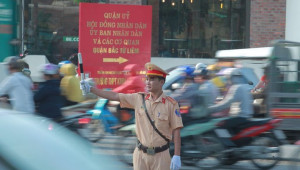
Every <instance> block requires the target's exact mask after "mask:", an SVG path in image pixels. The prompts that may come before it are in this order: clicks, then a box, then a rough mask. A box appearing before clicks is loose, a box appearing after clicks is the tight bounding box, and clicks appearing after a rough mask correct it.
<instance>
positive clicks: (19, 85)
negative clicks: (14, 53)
mask: <svg viewBox="0 0 300 170" xmlns="http://www.w3.org/2000/svg"><path fill="white" fill-rule="evenodd" d="M18 59H19V57H11V58H9V59H8V62H7V63H6V64H7V66H8V70H9V73H10V75H9V76H8V77H6V78H5V79H4V80H3V81H2V82H1V84H0V96H3V95H8V97H9V99H10V102H11V105H12V108H13V110H17V111H21V112H26V113H31V114H32V113H34V102H33V92H32V89H33V84H32V81H31V80H30V79H29V78H28V77H27V76H25V75H24V74H23V73H22V64H21V63H20V62H18Z"/></svg>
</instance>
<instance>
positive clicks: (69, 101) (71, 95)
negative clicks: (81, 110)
mask: <svg viewBox="0 0 300 170" xmlns="http://www.w3.org/2000/svg"><path fill="white" fill-rule="evenodd" d="M75 67H76V66H75V65H74V64H72V63H68V64H63V65H62V66H61V68H60V73H61V74H62V75H63V78H62V79H61V82H60V88H61V91H62V95H63V96H64V97H65V101H66V102H65V105H66V106H69V105H74V104H77V103H78V102H81V101H82V100H83V95H82V92H81V90H80V86H79V84H80V81H79V79H78V78H77V77H76V74H77V73H76V70H75V69H76V68H75Z"/></svg>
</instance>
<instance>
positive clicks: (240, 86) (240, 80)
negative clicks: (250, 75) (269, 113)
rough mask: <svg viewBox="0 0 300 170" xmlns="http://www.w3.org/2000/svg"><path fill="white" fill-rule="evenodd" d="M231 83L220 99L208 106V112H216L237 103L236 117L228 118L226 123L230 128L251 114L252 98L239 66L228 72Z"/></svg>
mask: <svg viewBox="0 0 300 170" xmlns="http://www.w3.org/2000/svg"><path fill="white" fill-rule="evenodd" d="M228 81H229V82H230V83H231V84H232V85H231V86H230V88H229V90H228V93H227V94H226V96H225V97H224V99H223V100H222V101H220V102H219V103H217V104H215V105H212V106H209V107H208V112H209V113H216V112H219V111H222V110H225V109H228V108H230V107H231V105H232V104H233V103H238V110H237V112H236V117H235V118H233V119H230V121H231V123H228V124H229V125H230V126H231V128H236V127H238V126H239V125H241V124H244V123H246V122H247V118H250V117H252V115H253V106H252V103H253V98H252V95H251V93H250V89H249V85H248V84H245V82H247V81H245V78H244V77H243V75H242V73H241V71H240V69H239V68H235V69H233V70H232V71H231V72H230V73H229V80H228Z"/></svg>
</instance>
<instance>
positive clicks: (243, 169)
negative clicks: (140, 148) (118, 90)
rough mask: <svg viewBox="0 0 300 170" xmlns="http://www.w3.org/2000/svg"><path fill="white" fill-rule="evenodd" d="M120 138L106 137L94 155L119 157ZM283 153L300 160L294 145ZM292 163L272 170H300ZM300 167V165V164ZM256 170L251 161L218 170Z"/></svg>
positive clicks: (190, 169)
mask: <svg viewBox="0 0 300 170" xmlns="http://www.w3.org/2000/svg"><path fill="white" fill-rule="evenodd" d="M118 139H119V137H118V136H114V135H107V136H105V138H104V139H102V140H100V141H98V142H96V143H94V144H93V145H94V146H95V149H94V153H96V154H97V152H98V153H100V152H101V153H103V152H105V153H106V154H109V155H113V156H117V154H118V152H117V150H118V148H116V146H117V145H116V142H117V141H118ZM282 151H283V158H291V157H294V158H295V156H293V154H295V153H296V152H297V151H299V155H298V158H299V157H300V146H294V145H285V146H283V147H282ZM291 164H292V163H291V162H287V161H281V162H279V163H278V164H277V165H276V166H275V167H274V168H272V170H300V166H297V165H295V164H293V166H292V165H291ZM298 165H300V164H298ZM121 169H124V170H131V169H133V168H132V167H130V166H128V165H126V164H124V167H121ZM181 169H182V170H196V169H199V168H197V167H191V166H185V165H183V166H182V168H181ZM230 169H234V170H255V169H257V168H256V167H255V166H254V165H253V164H252V163H251V162H250V161H240V162H238V163H236V164H234V165H231V166H222V167H220V168H218V170H230Z"/></svg>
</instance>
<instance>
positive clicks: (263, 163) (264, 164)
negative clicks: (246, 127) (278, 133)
mask: <svg viewBox="0 0 300 170" xmlns="http://www.w3.org/2000/svg"><path fill="white" fill-rule="evenodd" d="M251 145H252V146H261V148H259V149H256V151H253V155H252V157H253V158H252V159H251V162H252V163H253V164H254V165H255V166H256V167H258V168H260V169H270V168H272V167H274V166H275V165H276V164H277V163H278V161H279V158H280V157H281V152H280V148H279V143H278V141H277V140H276V139H274V138H273V137H269V136H262V137H258V138H256V139H254V140H253V141H252V143H251Z"/></svg>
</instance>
